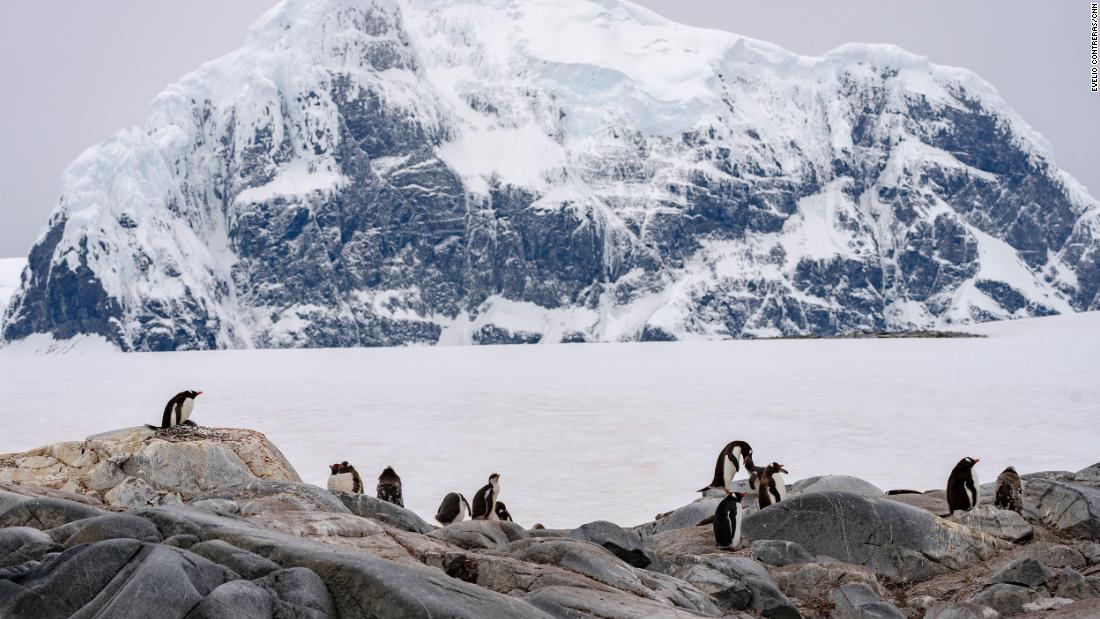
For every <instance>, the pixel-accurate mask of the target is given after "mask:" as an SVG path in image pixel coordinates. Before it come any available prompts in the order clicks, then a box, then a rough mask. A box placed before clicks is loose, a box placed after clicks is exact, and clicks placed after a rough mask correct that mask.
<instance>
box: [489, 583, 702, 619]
mask: <svg viewBox="0 0 1100 619" xmlns="http://www.w3.org/2000/svg"><path fill="white" fill-rule="evenodd" d="M527 600H528V601H529V602H530V603H531V604H532V605H533V606H535V607H536V608H539V609H541V610H543V611H545V612H547V613H548V614H547V615H546V616H547V617H550V616H553V617H567V618H570V619H572V618H576V619H580V618H582V617H599V618H600V619H637V618H638V617H649V618H653V619H657V618H660V619H697V618H698V617H699V615H698V614H696V613H693V612H689V611H686V610H680V609H678V608H669V607H668V606H665V605H663V604H660V603H659V602H656V601H653V600H647V599H644V598H640V597H637V596H633V595H629V594H626V593H623V592H621V591H615V590H611V591H597V590H594V589H589V588H582V587H574V586H563V585H551V586H548V587H542V588H540V589H539V590H537V591H535V592H534V593H532V594H530V595H528V596H527ZM483 616H485V617H488V615H483Z"/></svg>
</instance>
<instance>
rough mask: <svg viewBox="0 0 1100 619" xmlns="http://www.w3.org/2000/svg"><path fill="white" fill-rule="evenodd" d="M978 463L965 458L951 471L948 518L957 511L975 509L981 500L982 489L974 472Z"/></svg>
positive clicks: (948, 486)
mask: <svg viewBox="0 0 1100 619" xmlns="http://www.w3.org/2000/svg"><path fill="white" fill-rule="evenodd" d="M978 462H979V460H976V459H974V458H969V457H967V458H963V459H962V460H959V463H958V464H956V465H955V468H953V469H951V476H950V477H948V478H947V509H948V512H947V515H948V516H950V515H951V514H954V513H955V512H957V511H964V512H965V511H968V510H970V509H973V508H974V507H977V505H978V501H979V500H981V496H982V487H981V485H980V484H979V483H978V476H977V474H976V473H975V472H974V465H975V464H977V463H978Z"/></svg>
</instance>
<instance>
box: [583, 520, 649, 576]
mask: <svg viewBox="0 0 1100 619" xmlns="http://www.w3.org/2000/svg"><path fill="white" fill-rule="evenodd" d="M569 537H570V538H572V539H579V540H583V541H586V542H592V543H593V544H598V545H600V546H603V547H604V548H606V549H607V550H608V551H610V552H611V554H613V555H615V556H616V557H618V558H620V559H622V560H623V561H625V562H626V563H627V564H629V565H632V566H634V567H640V568H648V567H650V566H651V565H653V563H654V562H655V561H658V558H657V555H656V554H655V553H654V552H653V551H651V550H649V549H648V548H646V547H645V546H643V545H642V538H641V537H640V536H639V535H638V534H637V533H635V532H634V531H628V530H626V529H623V528H622V527H620V526H618V525H616V524H613V523H610V522H607V521H606V520H597V521H595V522H589V523H588V524H584V525H581V526H580V527H577V528H576V529H574V530H573V531H570V533H569Z"/></svg>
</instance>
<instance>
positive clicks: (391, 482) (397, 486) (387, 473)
mask: <svg viewBox="0 0 1100 619" xmlns="http://www.w3.org/2000/svg"><path fill="white" fill-rule="evenodd" d="M377 496H378V498H380V499H382V500H383V501H386V502H387V503H393V504H394V505H398V506H400V507H405V501H404V500H403V499H402V498H401V478H400V477H398V476H397V471H395V470H393V467H392V466H387V467H386V468H385V470H383V471H382V474H381V475H379V476H378V494H377Z"/></svg>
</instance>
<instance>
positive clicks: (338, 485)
mask: <svg viewBox="0 0 1100 619" xmlns="http://www.w3.org/2000/svg"><path fill="white" fill-rule="evenodd" d="M354 488H355V478H354V477H352V475H351V473H338V474H336V475H329V476H328V489H329V490H336V491H340V492H354Z"/></svg>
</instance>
